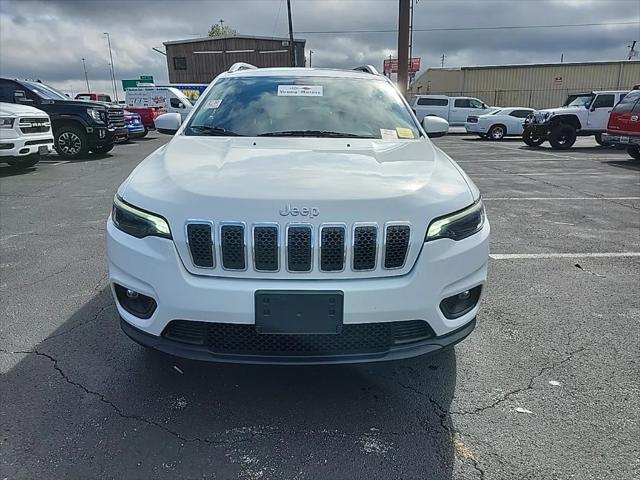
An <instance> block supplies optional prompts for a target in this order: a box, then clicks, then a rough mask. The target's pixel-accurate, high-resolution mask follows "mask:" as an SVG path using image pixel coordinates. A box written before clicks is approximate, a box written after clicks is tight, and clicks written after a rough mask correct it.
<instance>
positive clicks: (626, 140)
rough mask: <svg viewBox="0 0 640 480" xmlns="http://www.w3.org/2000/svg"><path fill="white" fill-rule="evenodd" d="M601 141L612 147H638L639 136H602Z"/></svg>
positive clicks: (639, 142)
mask: <svg viewBox="0 0 640 480" xmlns="http://www.w3.org/2000/svg"><path fill="white" fill-rule="evenodd" d="M602 141H603V142H605V143H611V144H614V145H640V136H639V137H633V136H630V135H617V134H613V135H612V134H609V133H603V134H602Z"/></svg>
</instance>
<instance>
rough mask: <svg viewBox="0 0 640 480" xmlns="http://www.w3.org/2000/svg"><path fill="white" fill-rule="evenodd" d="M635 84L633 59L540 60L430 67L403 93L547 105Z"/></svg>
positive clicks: (639, 71)
mask: <svg viewBox="0 0 640 480" xmlns="http://www.w3.org/2000/svg"><path fill="white" fill-rule="evenodd" d="M637 84H640V62H639V61H628V60H625V61H616V62H585V63H540V64H530V65H500V66H486V67H461V68H430V69H428V70H427V71H426V72H425V73H423V74H422V75H421V76H420V77H418V78H417V79H416V80H415V81H414V82H413V83H412V84H411V86H410V88H409V94H414V95H415V94H430V93H431V94H444V95H450V96H456V95H461V96H470V97H477V98H480V99H481V100H483V101H484V102H486V103H487V104H489V105H497V106H503V107H506V106H518V107H532V108H538V109H539V108H549V107H554V106H558V105H562V104H563V103H564V101H565V99H566V97H567V95H568V94H570V93H577V92H584V91H589V90H627V89H631V88H632V87H633V86H634V85H637Z"/></svg>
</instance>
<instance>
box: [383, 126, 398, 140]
mask: <svg viewBox="0 0 640 480" xmlns="http://www.w3.org/2000/svg"><path fill="white" fill-rule="evenodd" d="M380 136H381V137H382V140H397V139H398V133H397V132H396V131H395V130H388V129H386V128H381V129H380Z"/></svg>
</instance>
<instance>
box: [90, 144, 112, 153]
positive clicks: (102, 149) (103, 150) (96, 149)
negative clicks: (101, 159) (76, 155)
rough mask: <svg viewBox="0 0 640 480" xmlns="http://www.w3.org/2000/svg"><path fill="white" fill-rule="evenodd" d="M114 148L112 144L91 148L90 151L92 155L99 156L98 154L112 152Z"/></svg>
mask: <svg viewBox="0 0 640 480" xmlns="http://www.w3.org/2000/svg"><path fill="white" fill-rule="evenodd" d="M115 146H116V145H115V143H112V144H111V145H104V146H102V147H93V148H92V149H91V151H92V152H93V153H98V154H100V153H108V152H110V151H111V150H113V147H115Z"/></svg>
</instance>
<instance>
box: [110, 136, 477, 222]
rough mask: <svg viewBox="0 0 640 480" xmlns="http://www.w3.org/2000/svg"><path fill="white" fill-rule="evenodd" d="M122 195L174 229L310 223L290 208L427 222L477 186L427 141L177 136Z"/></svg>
mask: <svg viewBox="0 0 640 480" xmlns="http://www.w3.org/2000/svg"><path fill="white" fill-rule="evenodd" d="M285 145H286V148H285ZM472 189H473V191H472ZM472 192H473V193H472ZM119 194H120V195H121V196H122V197H123V198H124V199H125V200H126V201H127V202H129V203H131V204H133V205H135V206H138V207H140V208H143V209H145V210H149V211H151V212H155V213H158V214H161V215H163V216H165V218H167V219H168V220H169V223H170V225H171V226H172V228H176V227H177V226H181V225H183V224H184V222H185V220H186V219H196V218H200V219H212V220H215V221H221V220H226V221H245V222H247V223H248V224H249V223H253V222H274V221H280V222H287V221H305V220H309V219H307V218H303V217H297V218H292V217H290V216H288V217H281V216H280V214H279V210H280V209H282V208H283V207H285V206H286V205H290V206H295V207H310V208H316V209H318V210H319V212H320V213H319V215H318V217H317V218H315V219H314V222H318V223H321V222H337V221H341V222H347V223H348V222H354V221H376V222H384V221H393V220H408V221H413V222H419V223H420V224H424V227H425V228H426V222H427V221H428V219H429V218H434V217H436V216H439V215H443V214H446V213H450V212H453V211H456V210H459V209H461V208H464V207H466V206H468V205H470V204H471V203H473V201H474V196H477V189H476V188H475V186H474V185H473V184H472V183H471V181H470V180H469V179H468V178H467V177H466V175H465V174H464V173H463V172H462V171H461V170H460V168H459V167H458V166H457V165H456V164H455V163H454V162H453V161H452V160H451V159H449V157H447V155H446V154H444V153H443V152H442V151H441V150H439V149H438V148H436V147H435V146H434V145H433V144H432V143H431V142H430V141H428V140H415V141H380V140H378V141H376V140H373V141H372V140H364V139H325V138H321V139H320V138H318V139H316V138H308V137H307V138H287V139H286V141H283V139H282V138H248V137H243V138H226V137H225V138H220V137H187V136H181V135H178V136H176V137H174V138H173V139H172V140H171V142H169V143H168V144H167V145H165V146H163V147H161V148H159V149H158V150H156V151H155V152H154V153H152V154H151V155H150V156H149V157H148V158H147V159H146V160H144V161H143V162H142V163H141V164H140V165H139V166H138V167H137V168H136V169H135V170H134V171H133V172H132V174H131V175H130V176H129V178H128V179H127V180H126V181H125V182H124V183H123V184H122V186H121V187H120V189H119ZM180 228H181V227H180Z"/></svg>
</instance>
